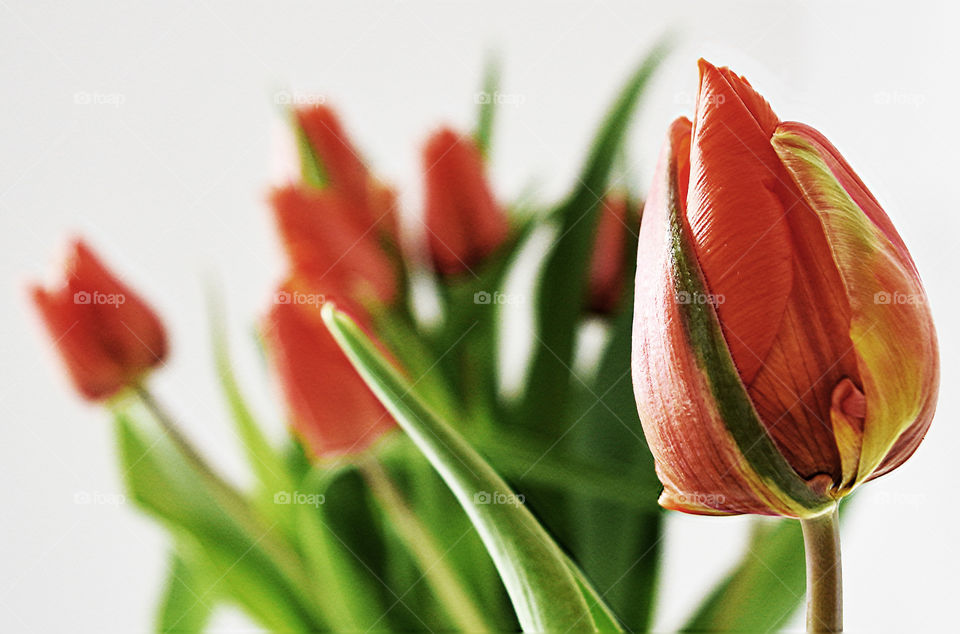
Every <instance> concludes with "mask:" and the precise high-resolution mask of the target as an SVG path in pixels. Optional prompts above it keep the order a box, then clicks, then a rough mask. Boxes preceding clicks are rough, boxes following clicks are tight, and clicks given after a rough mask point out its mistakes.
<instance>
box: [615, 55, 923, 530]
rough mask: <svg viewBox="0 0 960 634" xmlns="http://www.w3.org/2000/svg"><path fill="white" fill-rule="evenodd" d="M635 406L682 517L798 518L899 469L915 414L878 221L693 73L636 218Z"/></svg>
mask: <svg viewBox="0 0 960 634" xmlns="http://www.w3.org/2000/svg"><path fill="white" fill-rule="evenodd" d="M635 306H636V307H635V320H634V343H633V376H634V391H635V393H636V398H637V405H638V408H639V412H640V418H641V420H642V421H643V426H644V432H645V434H646V436H647V440H648V443H649V445H650V448H651V450H652V451H653V454H654V457H655V459H656V464H657V472H658V475H659V476H660V480H661V482H662V483H663V485H664V492H663V495H662V497H661V499H660V502H661V504H662V505H663V506H666V507H668V508H673V509H678V510H682V511H687V512H691V513H759V514H770V515H785V516H791V517H801V518H802V517H811V516H814V515H817V514H819V513H822V512H824V511H825V510H827V509H830V508H832V507H833V505H834V504H835V503H836V501H837V500H838V499H839V498H841V497H843V496H845V495H847V494H849V493H850V492H851V491H852V490H853V489H854V488H855V487H856V486H858V485H859V484H861V483H863V482H865V481H867V480H869V479H871V478H875V477H877V476H879V475H882V474H883V473H886V472H888V471H890V470H892V469H894V468H896V467H897V466H899V465H900V464H901V463H903V462H904V461H905V460H906V459H907V458H908V457H909V456H910V455H911V454H912V453H913V452H914V450H916V448H917V446H918V444H919V443H920V441H921V439H922V438H923V436H924V434H925V433H926V431H927V429H928V427H929V425H930V421H931V419H932V417H933V413H934V409H935V406H936V400H937V390H938V385H939V360H938V351H937V342H936V334H935V332H934V327H933V321H932V318H931V315H930V309H929V307H928V304H927V298H926V295H925V293H924V290H923V287H922V285H921V283H920V277H919V275H918V274H917V269H916V267H915V266H914V263H913V261H912V259H911V257H910V254H909V253H908V252H907V249H906V247H905V246H904V243H903V240H902V239H901V238H900V236H899V235H898V234H897V231H896V229H894V227H893V225H892V223H891V222H890V219H889V218H888V217H887V216H886V214H885V213H884V212H883V210H882V209H881V208H880V205H879V204H878V203H877V201H876V199H875V198H874V197H873V195H872V194H870V192H869V191H868V190H867V188H866V186H865V185H864V184H863V182H862V181H861V180H860V179H859V178H858V177H857V175H856V174H855V173H854V172H853V170H852V169H851V168H850V166H849V165H848V164H847V163H846V161H844V159H843V157H842V156H841V155H840V153H839V152H838V151H837V150H836V149H835V148H834V147H833V146H832V145H831V144H830V143H829V142H828V141H827V140H826V139H825V138H824V137H823V136H822V135H821V134H820V133H819V132H817V131H816V130H813V129H812V128H810V127H809V126H805V125H802V124H798V123H782V122H781V121H780V120H779V119H778V118H777V116H776V115H775V114H774V113H773V111H772V110H771V109H770V106H769V105H768V104H767V102H766V101H764V99H763V98H762V97H761V96H760V95H759V94H757V93H756V92H755V91H754V90H753V89H752V88H751V86H750V84H749V83H747V81H746V80H745V79H743V78H741V77H739V76H737V75H735V74H734V73H733V72H731V71H730V70H729V69H726V68H716V67H714V66H712V65H710V64H709V63H707V62H704V61H702V60H701V63H700V91H699V95H698V99H697V109H696V118H695V121H694V122H693V123H691V122H690V121H688V120H687V119H685V118H681V119H678V120H677V121H675V122H674V123H673V125H672V126H671V128H670V132H669V135H668V138H667V142H666V144H665V147H664V149H663V152H662V154H661V158H660V163H659V166H658V169H657V174H656V177H655V181H654V185H653V188H652V191H651V194H650V198H649V200H648V202H647V205H646V207H645V210H644V221H643V225H642V227H641V230H640V244H639V255H638V262H637V288H636V304H635Z"/></svg>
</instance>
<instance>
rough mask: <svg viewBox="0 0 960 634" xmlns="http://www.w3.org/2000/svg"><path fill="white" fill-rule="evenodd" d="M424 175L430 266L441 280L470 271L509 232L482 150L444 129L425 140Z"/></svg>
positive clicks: (498, 244) (467, 139) (469, 141)
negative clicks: (488, 177) (493, 189)
mask: <svg viewBox="0 0 960 634" xmlns="http://www.w3.org/2000/svg"><path fill="white" fill-rule="evenodd" d="M423 170H424V183H425V194H426V214H425V215H426V226H427V246H428V248H429V251H430V256H431V259H432V261H433V264H434V267H435V269H436V270H437V271H438V272H440V273H442V274H444V275H452V274H456V273H461V272H463V271H468V270H471V269H472V268H473V267H474V266H476V265H478V264H479V263H481V262H482V261H483V260H484V259H486V257H487V256H488V255H490V253H491V252H492V251H494V250H495V249H496V248H497V247H498V246H500V245H501V244H502V243H503V241H504V240H506V238H507V234H508V233H509V224H508V222H507V217H506V215H505V214H504V212H503V209H502V208H501V207H500V206H499V205H498V204H497V202H496V201H495V200H494V197H493V193H492V192H491V191H490V185H489V183H488V182H487V178H486V175H485V174H484V166H483V158H482V156H481V155H480V150H479V149H478V148H477V146H476V144H475V143H474V142H473V140H472V139H470V138H469V137H465V136H460V135H458V134H457V133H456V132H454V131H453V130H450V129H447V128H444V129H442V130H439V131H438V132H436V133H435V134H434V135H433V136H431V137H430V139H429V140H428V141H427V145H426V147H425V148H424V150H423Z"/></svg>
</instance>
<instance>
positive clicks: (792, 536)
mask: <svg viewBox="0 0 960 634" xmlns="http://www.w3.org/2000/svg"><path fill="white" fill-rule="evenodd" d="M758 522H762V524H760V525H759V526H757V527H755V530H754V532H753V535H752V536H751V538H750V541H749V543H748V544H747V547H746V552H745V553H744V556H743V558H742V559H741V561H740V563H739V564H737V566H736V568H735V569H734V570H733V571H732V572H731V573H730V574H729V575H728V576H727V577H726V578H725V579H724V580H723V581H721V582H720V584H719V585H717V586H716V587H715V588H714V589H713V591H712V592H711V593H710V594H709V595H708V596H707V598H706V599H704V601H703V603H701V604H700V606H699V607H698V608H697V610H696V612H695V613H694V614H693V615H692V616H691V617H690V619H689V620H688V621H687V623H686V624H685V625H684V627H683V628H682V631H684V632H717V631H744V632H769V631H772V630H775V629H777V628H778V627H779V626H782V625H783V623H784V622H785V621H786V620H788V619H789V618H790V615H791V614H793V612H794V610H796V609H797V607H798V606H799V605H800V603H801V602H802V601H803V597H804V592H805V588H806V582H805V580H804V574H805V567H804V555H803V535H802V534H801V532H800V522H798V521H795V520H790V519H781V520H766V519H765V520H758Z"/></svg>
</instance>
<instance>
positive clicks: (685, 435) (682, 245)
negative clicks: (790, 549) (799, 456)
mask: <svg viewBox="0 0 960 634" xmlns="http://www.w3.org/2000/svg"><path fill="white" fill-rule="evenodd" d="M690 130H691V124H690V122H689V121H688V120H687V119H684V118H681V119H678V120H677V121H676V122H674V124H673V125H672V126H671V129H670V134H669V137H668V142H667V144H666V146H665V148H664V151H663V153H662V154H661V158H660V162H659V164H658V168H657V176H656V179H655V181H654V186H653V188H652V191H651V193H650V198H649V200H648V203H647V205H646V206H645V214H644V221H643V224H642V225H641V230H640V244H639V254H638V273H637V284H636V302H635V306H636V309H635V310H636V313H635V317H634V343H633V346H634V348H633V361H632V366H633V380H634V391H635V394H636V397H637V406H638V409H639V412H640V419H641V421H642V423H643V427H644V433H645V435H646V437H647V440H648V443H649V445H650V449H651V451H652V452H653V454H654V457H655V459H656V466H657V474H658V476H659V477H660V480H661V482H662V483H663V484H664V493H663V495H662V496H661V500H660V501H661V504H662V505H664V506H666V507H668V508H677V509H679V510H683V511H687V512H696V513H710V514H717V513H721V514H722V513H759V514H779V515H788V516H794V517H803V516H809V515H815V514H817V513H819V512H822V511H823V510H824V509H825V508H827V507H828V506H829V505H830V504H831V503H832V501H831V500H830V499H829V498H828V497H825V496H824V495H823V494H822V493H821V492H820V491H816V490H814V489H813V488H811V486H810V485H809V483H808V482H807V481H805V480H804V479H802V478H800V477H799V476H798V475H797V474H796V473H795V472H794V471H793V469H792V468H791V467H790V465H789V464H788V463H787V462H786V460H785V459H784V457H783V455H781V454H780V452H779V451H778V450H777V447H776V445H775V444H774V442H773V440H772V438H771V437H770V435H769V433H768V432H767V430H766V428H765V427H764V424H763V422H762V421H761V420H760V419H759V417H758V415H757V413H756V411H755V410H754V408H753V405H752V403H751V401H750V398H749V396H748V395H747V392H746V389H745V387H744V384H743V381H742V380H741V378H740V375H739V373H738V371H737V367H736V366H735V365H734V360H733V358H732V356H731V352H730V348H729V347H728V345H727V343H726V341H725V339H724V335H723V332H722V330H721V326H720V322H719V320H718V317H717V311H716V310H715V309H714V306H713V305H712V304H711V303H709V302H701V301H691V298H693V297H703V296H704V295H705V294H706V290H707V286H706V282H705V280H704V276H703V273H702V271H701V269H700V267H699V266H698V263H697V257H696V254H695V253H694V248H693V246H692V244H693V243H692V240H691V238H690V231H691V228H690V227H689V226H688V225H687V224H686V222H685V211H684V208H683V206H684V202H685V201H684V199H683V192H684V191H686V184H687V183H686V181H687V179H688V178H689V174H690V172H689V169H690V165H689V158H688V157H689V152H690V150H689V147H690Z"/></svg>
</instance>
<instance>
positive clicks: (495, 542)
mask: <svg viewBox="0 0 960 634" xmlns="http://www.w3.org/2000/svg"><path fill="white" fill-rule="evenodd" d="M323 318H324V320H325V322H326V323H327V327H328V328H329V329H330V331H331V333H332V334H333V336H334V338H335V339H336V340H337V342H338V343H339V344H340V346H341V348H342V349H343V350H344V352H345V353H346V355H347V357H348V358H350V360H351V362H352V363H353V364H354V367H356V369H357V371H358V372H359V373H360V375H361V376H362V377H363V379H364V380H365V381H366V382H367V385H369V386H370V388H371V390H373V392H374V393H375V394H376V395H377V397H378V398H379V399H380V400H381V402H382V403H383V404H384V406H386V407H387V409H388V410H389V411H390V412H391V414H393V416H394V418H395V419H396V420H397V422H398V423H399V424H400V426H401V427H402V428H403V429H404V431H405V432H406V433H407V434H408V435H409V437H410V438H411V439H412V440H413V442H414V444H415V445H416V446H417V447H418V448H419V449H420V451H421V452H422V453H423V454H424V455H425V456H426V457H427V458H428V459H429V460H430V462H431V464H433V466H434V468H435V469H436V470H437V472H438V473H439V474H440V475H441V476H442V477H443V478H444V481H445V482H446V483H447V485H448V486H449V487H450V489H451V491H452V492H453V493H454V495H455V496H456V498H457V501H458V502H459V503H460V505H461V507H462V508H463V509H464V511H465V512H466V513H467V515H468V516H469V517H470V519H471V521H472V522H473V525H474V527H475V528H476V530H477V532H478V533H479V535H480V537H481V539H482V540H483V542H484V544H485V546H486V547H487V550H488V552H489V554H490V556H491V557H492V558H493V560H494V563H495V564H496V566H497V570H498V572H499V573H500V576H501V579H502V580H503V582H504V585H505V586H506V589H507V592H508V594H509V595H510V598H511V601H512V602H513V606H514V609H515V611H516V613H517V618H518V619H519V621H520V624H521V627H522V628H523V629H524V630H525V631H570V630H596V629H597V624H596V622H595V621H594V616H593V614H592V613H591V610H590V607H589V605H588V603H587V600H586V598H585V596H584V594H583V591H582V590H581V586H580V584H579V583H578V582H577V580H576V578H575V576H574V574H573V573H572V572H571V570H570V568H569V567H568V564H567V562H566V559H565V555H564V554H563V552H562V551H561V550H560V548H559V547H558V546H557V545H556V543H555V542H554V541H553V540H552V539H551V537H550V536H549V535H548V534H547V532H546V531H545V530H544V529H543V527H542V526H541V525H540V524H539V523H538V522H537V520H536V519H535V518H534V516H533V514H531V513H530V511H529V510H527V509H526V507H524V506H523V504H522V503H521V502H522V500H521V499H519V498H517V497H516V495H515V494H514V493H513V491H512V490H511V489H510V488H509V486H508V485H507V483H506V482H504V481H503V479H502V478H501V477H500V476H499V475H497V473H496V472H495V471H494V470H493V469H492V468H491V467H490V466H489V464H487V462H486V461H484V460H483V458H482V457H480V455H479V454H478V453H477V452H476V451H475V450H474V449H473V448H472V447H471V446H470V445H469V444H468V443H467V442H466V441H465V440H464V439H463V438H462V437H461V436H460V435H459V434H458V433H457V432H456V431H454V430H453V429H452V428H451V427H450V426H449V425H448V424H447V423H446V422H445V421H442V420H440V419H439V418H438V417H437V416H436V415H435V414H434V413H433V412H432V411H431V410H430V408H429V407H427V406H426V405H425V404H424V403H423V402H421V401H420V399H419V398H418V397H417V396H416V394H414V393H413V392H412V390H413V386H412V385H411V384H410V382H409V381H408V380H406V379H405V378H404V377H403V376H402V375H401V374H400V372H399V371H398V370H397V369H396V368H395V367H393V366H392V365H391V364H390V362H389V361H387V360H386V359H385V358H384V357H383V355H382V353H381V352H380V351H379V350H378V349H377V347H376V345H375V344H373V343H372V342H371V341H370V339H369V338H367V337H366V336H365V335H364V334H363V332H362V331H361V330H360V328H359V327H358V326H357V325H356V323H354V322H353V320H352V319H350V318H349V317H348V316H347V315H345V314H344V313H341V312H339V311H337V310H336V309H335V307H334V306H333V305H332V304H327V305H325V306H324V308H323ZM497 502H504V503H497Z"/></svg>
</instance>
